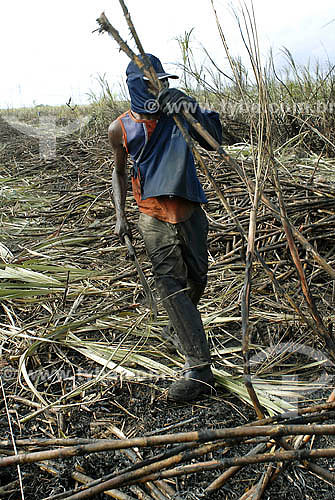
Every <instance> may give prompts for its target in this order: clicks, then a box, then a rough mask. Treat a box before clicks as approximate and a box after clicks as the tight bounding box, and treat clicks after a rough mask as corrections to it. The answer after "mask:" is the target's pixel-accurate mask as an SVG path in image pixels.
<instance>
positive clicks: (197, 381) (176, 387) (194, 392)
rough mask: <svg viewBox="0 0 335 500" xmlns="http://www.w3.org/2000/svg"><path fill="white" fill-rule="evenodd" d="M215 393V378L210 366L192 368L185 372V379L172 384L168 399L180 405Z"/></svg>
mask: <svg viewBox="0 0 335 500" xmlns="http://www.w3.org/2000/svg"><path fill="white" fill-rule="evenodd" d="M213 392H214V376H213V373H212V370H211V368H210V366H209V365H207V366H204V367H202V368H191V369H189V370H187V371H186V372H184V376H183V378H181V379H180V380H177V382H175V383H174V384H172V385H171V386H170V388H169V390H168V398H169V399H172V400H173V401H178V402H180V403H182V402H185V403H187V402H188V401H194V400H195V399H197V398H198V397H199V396H201V395H202V394H211V393H213Z"/></svg>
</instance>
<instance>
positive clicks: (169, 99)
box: [157, 89, 196, 116]
mask: <svg viewBox="0 0 335 500" xmlns="http://www.w3.org/2000/svg"><path fill="white" fill-rule="evenodd" d="M157 100H158V103H159V109H160V110H161V111H162V112H163V113H165V114H166V115H168V116H171V115H174V114H176V113H180V112H181V111H183V110H184V109H185V111H187V110H188V105H190V104H191V103H192V104H193V105H194V104H196V101H195V100H194V99H192V97H189V96H188V95H186V94H185V93H184V92H182V91H181V90H179V89H164V90H161V91H160V93H159V94H158V97H157ZM188 111H190V112H191V111H192V110H188ZM193 111H194V110H193Z"/></svg>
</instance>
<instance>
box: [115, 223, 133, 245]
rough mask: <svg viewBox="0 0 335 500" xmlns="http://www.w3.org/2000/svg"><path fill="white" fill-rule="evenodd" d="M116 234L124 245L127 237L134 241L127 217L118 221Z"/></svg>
mask: <svg viewBox="0 0 335 500" xmlns="http://www.w3.org/2000/svg"><path fill="white" fill-rule="evenodd" d="M114 234H116V236H118V237H119V238H120V240H121V241H122V243H124V237H125V236H126V235H127V236H129V238H130V239H132V235H131V229H130V226H129V224H128V221H127V219H126V218H125V217H120V218H118V219H117V221H116V224H115V229H114Z"/></svg>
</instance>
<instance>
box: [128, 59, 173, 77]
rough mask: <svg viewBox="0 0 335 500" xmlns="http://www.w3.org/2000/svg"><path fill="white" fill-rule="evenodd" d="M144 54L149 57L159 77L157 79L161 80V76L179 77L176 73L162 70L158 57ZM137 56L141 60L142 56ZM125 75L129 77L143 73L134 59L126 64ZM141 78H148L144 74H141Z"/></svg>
mask: <svg viewBox="0 0 335 500" xmlns="http://www.w3.org/2000/svg"><path fill="white" fill-rule="evenodd" d="M146 56H147V57H148V58H149V60H150V62H151V64H152V66H153V68H154V70H155V71H156V73H157V77H158V78H159V80H162V79H163V78H179V76H177V75H173V74H171V73H166V72H165V71H164V68H163V65H162V63H161V62H160V60H159V59H158V57H156V56H153V55H152V54H146ZM139 57H140V59H142V60H143V57H142V56H139ZM126 75H127V77H129V76H135V75H141V76H142V75H143V73H142V71H141V70H140V69H139V67H138V66H137V64H136V63H135V62H134V61H131V62H130V63H129V64H128V67H127V70H126ZM143 80H148V78H147V77H146V76H143Z"/></svg>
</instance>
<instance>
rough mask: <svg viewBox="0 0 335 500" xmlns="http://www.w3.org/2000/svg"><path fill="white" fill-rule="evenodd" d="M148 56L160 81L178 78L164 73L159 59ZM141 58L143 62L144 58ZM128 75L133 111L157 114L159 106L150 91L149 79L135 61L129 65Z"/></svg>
mask: <svg viewBox="0 0 335 500" xmlns="http://www.w3.org/2000/svg"><path fill="white" fill-rule="evenodd" d="M146 55H147V57H148V58H149V60H150V62H151V64H152V66H153V67H154V69H155V71H156V73H157V76H158V78H159V79H163V78H178V76H177V75H172V74H171V73H166V72H165V71H164V68H163V65H162V63H161V62H160V60H159V59H158V57H155V56H153V55H152V54H146ZM139 57H140V59H142V60H143V58H142V56H139ZM126 75H127V86H128V90H129V94H130V102H131V109H132V111H135V113H144V114H153V113H157V106H155V105H154V104H155V102H154V100H155V97H154V95H153V94H152V93H151V92H149V90H148V86H147V81H148V79H147V78H146V77H145V76H144V75H143V73H142V71H141V70H140V69H139V68H138V66H137V65H136V64H135V63H134V62H133V61H131V62H130V63H129V64H128V67H127V70H126Z"/></svg>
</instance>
